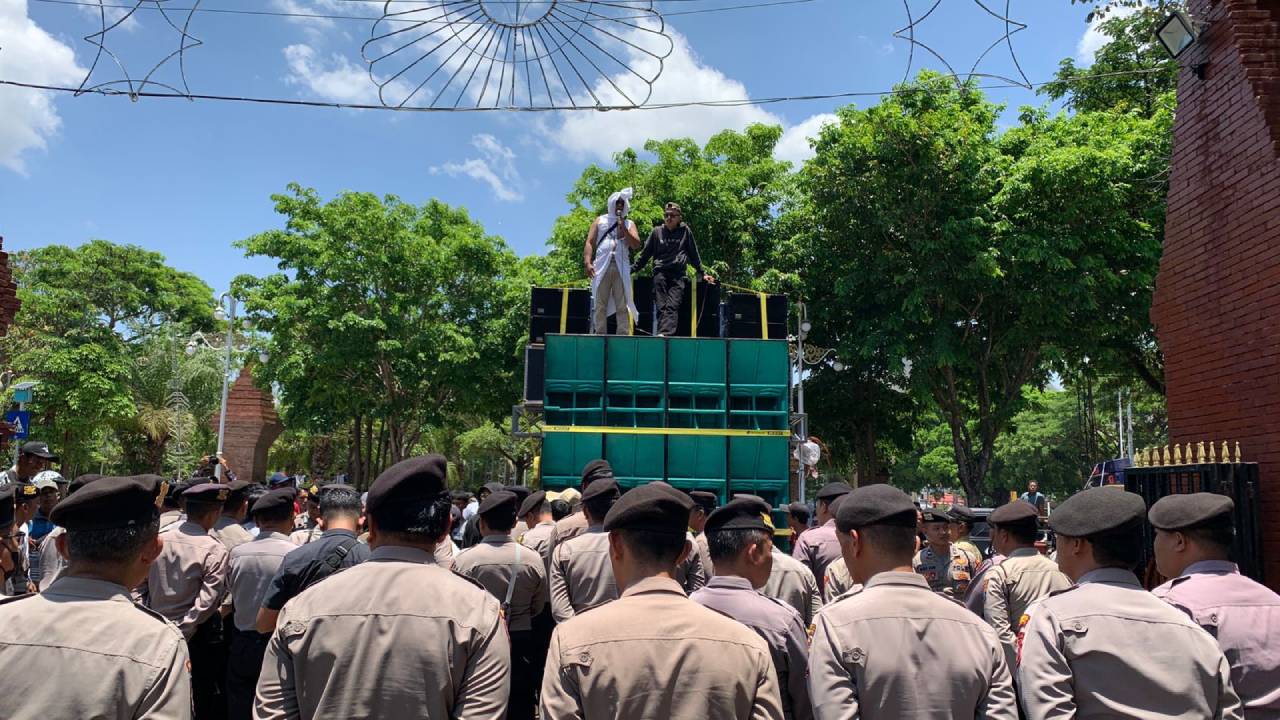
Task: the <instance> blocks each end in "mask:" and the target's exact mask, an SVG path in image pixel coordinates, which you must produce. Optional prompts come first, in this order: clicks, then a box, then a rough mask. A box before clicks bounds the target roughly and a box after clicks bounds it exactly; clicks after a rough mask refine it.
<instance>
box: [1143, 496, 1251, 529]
mask: <svg viewBox="0 0 1280 720" xmlns="http://www.w3.org/2000/svg"><path fill="white" fill-rule="evenodd" d="M1235 508H1236V504H1235V502H1233V501H1232V500H1231V498H1229V497H1227V496H1226V495H1219V494H1218V493H1207V492H1198V493H1191V494H1189V495H1166V496H1165V497H1162V498H1160V499H1159V500H1157V501H1156V502H1155V504H1153V505H1152V506H1151V511H1150V512H1148V513H1147V518H1148V519H1149V520H1150V521H1151V526H1152V527H1154V528H1155V529H1157V530H1190V529H1191V528H1197V527H1203V526H1206V525H1215V526H1216V525H1230V524H1231V512H1232V511H1233V510H1235Z"/></svg>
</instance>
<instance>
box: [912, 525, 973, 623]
mask: <svg viewBox="0 0 1280 720" xmlns="http://www.w3.org/2000/svg"><path fill="white" fill-rule="evenodd" d="M922 516H923V528H924V534H925V537H926V538H928V540H929V544H928V546H927V547H924V548H922V549H921V550H920V552H918V553H916V556H915V559H913V560H912V561H911V566H912V567H914V568H915V571H916V572H918V573H920V574H921V575H923V576H924V577H925V579H926V580H928V581H929V587H931V588H933V589H934V590H935V591H937V592H940V593H945V594H947V595H948V596H950V597H954V598H956V599H957V600H960V599H963V598H964V594H965V592H966V591H967V590H968V589H969V581H970V580H972V579H973V574H974V572H975V571H976V570H977V567H976V566H975V565H974V564H973V562H972V561H971V560H970V559H969V556H968V555H966V554H965V553H964V551H962V550H961V549H960V548H958V547H956V546H955V545H953V544H951V517H950V516H949V515H948V514H947V513H946V512H943V511H942V510H937V509H931V510H925V511H923V513H922Z"/></svg>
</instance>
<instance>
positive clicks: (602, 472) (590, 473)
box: [582, 460, 613, 499]
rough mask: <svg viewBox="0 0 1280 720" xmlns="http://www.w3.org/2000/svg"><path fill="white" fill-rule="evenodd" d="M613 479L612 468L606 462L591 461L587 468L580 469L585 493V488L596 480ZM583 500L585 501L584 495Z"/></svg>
mask: <svg viewBox="0 0 1280 720" xmlns="http://www.w3.org/2000/svg"><path fill="white" fill-rule="evenodd" d="M605 479H609V480H612V479H613V466H612V465H610V464H609V461H608V460H592V461H591V462H589V463H587V466H586V467H584V468H582V488H583V490H584V491H585V490H586V488H587V486H588V485H590V484H591V483H593V482H595V481H596V480H605ZM583 499H586V493H585V492H584V493H583Z"/></svg>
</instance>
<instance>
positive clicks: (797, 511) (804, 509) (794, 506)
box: [787, 502, 809, 517]
mask: <svg viewBox="0 0 1280 720" xmlns="http://www.w3.org/2000/svg"><path fill="white" fill-rule="evenodd" d="M787 512H789V513H791V514H792V515H803V516H805V517H809V506H808V505H806V504H805V503H802V502H793V503H791V504H790V505H788V506H787Z"/></svg>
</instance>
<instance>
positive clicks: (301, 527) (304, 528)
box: [289, 483, 325, 545]
mask: <svg viewBox="0 0 1280 720" xmlns="http://www.w3.org/2000/svg"><path fill="white" fill-rule="evenodd" d="M297 500H298V504H299V505H300V506H301V508H302V513H301V514H299V515H298V516H297V517H295V518H294V531H293V533H292V534H290V535H289V539H290V540H292V541H293V543H294V544H295V545H308V544H310V543H311V542H312V541H313V540H317V539H319V538H320V536H321V535H324V530H325V528H324V525H323V524H321V522H320V517H321V515H322V514H323V511H322V510H321V508H320V486H319V485H316V484H315V483H310V484H308V485H304V486H303V487H300V488H298V495H297Z"/></svg>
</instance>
